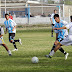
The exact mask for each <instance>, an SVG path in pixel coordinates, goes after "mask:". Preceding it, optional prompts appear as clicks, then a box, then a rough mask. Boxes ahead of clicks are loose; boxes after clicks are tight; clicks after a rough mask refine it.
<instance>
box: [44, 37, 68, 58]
mask: <svg viewBox="0 0 72 72" xmlns="http://www.w3.org/2000/svg"><path fill="white" fill-rule="evenodd" d="M62 40H63V39H61V38H59V39H57V40H56V41H55V43H54V45H53V47H52V49H51V52H50V53H49V55H45V56H46V57H49V58H51V57H50V54H51V53H52V50H54V48H55V47H56V44H57V43H58V41H59V42H60V41H62ZM59 51H61V52H62V53H63V54H64V55H65V56H67V54H68V53H66V52H65V51H64V49H63V48H62V47H60V48H59Z"/></svg>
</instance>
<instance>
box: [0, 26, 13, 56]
mask: <svg viewBox="0 0 72 72" xmlns="http://www.w3.org/2000/svg"><path fill="white" fill-rule="evenodd" d="M3 35H4V30H3V27H1V26H0V45H2V46H3V47H5V49H6V51H7V52H8V54H9V56H11V55H12V54H11V51H10V50H9V49H8V47H7V46H6V44H5V43H4V40H3Z"/></svg>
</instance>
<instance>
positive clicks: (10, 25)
mask: <svg viewBox="0 0 72 72" xmlns="http://www.w3.org/2000/svg"><path fill="white" fill-rule="evenodd" d="M5 18H6V20H5V22H4V24H5V27H6V33H7V30H8V33H9V41H10V43H13V45H14V48H15V49H14V50H13V51H18V49H17V47H16V44H15V42H19V43H20V44H22V43H21V39H20V38H19V39H18V40H14V38H15V34H16V25H17V24H16V23H15V22H14V21H13V20H12V19H9V15H8V14H5Z"/></svg>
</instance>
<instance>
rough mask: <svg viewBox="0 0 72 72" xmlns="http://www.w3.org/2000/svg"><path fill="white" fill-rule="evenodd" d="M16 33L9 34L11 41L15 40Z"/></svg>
mask: <svg viewBox="0 0 72 72" xmlns="http://www.w3.org/2000/svg"><path fill="white" fill-rule="evenodd" d="M14 38H15V33H9V41H11V40H14Z"/></svg>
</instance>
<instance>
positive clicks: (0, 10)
mask: <svg viewBox="0 0 72 72" xmlns="http://www.w3.org/2000/svg"><path fill="white" fill-rule="evenodd" d="M0 7H1V0H0ZM0 18H1V8H0Z"/></svg>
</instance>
